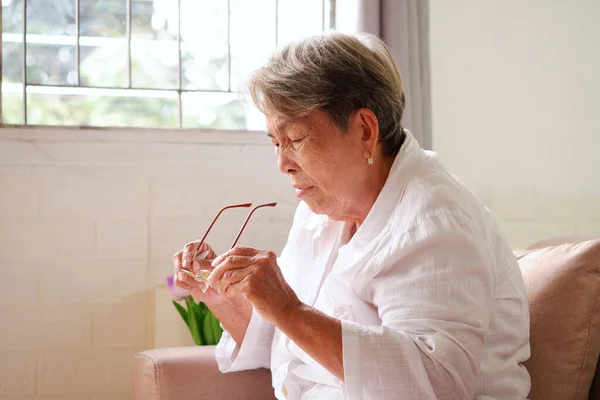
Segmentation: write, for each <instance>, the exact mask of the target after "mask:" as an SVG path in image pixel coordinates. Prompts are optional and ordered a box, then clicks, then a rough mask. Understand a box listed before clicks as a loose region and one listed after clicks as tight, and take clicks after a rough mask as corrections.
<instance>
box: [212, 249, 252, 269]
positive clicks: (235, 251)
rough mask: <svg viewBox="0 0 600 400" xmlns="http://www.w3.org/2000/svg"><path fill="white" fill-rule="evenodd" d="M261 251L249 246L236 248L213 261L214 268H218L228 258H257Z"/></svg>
mask: <svg viewBox="0 0 600 400" xmlns="http://www.w3.org/2000/svg"><path fill="white" fill-rule="evenodd" d="M260 252H261V250H259V249H255V248H254V247H247V246H235V247H234V248H233V249H231V250H229V251H227V252H225V253H223V254H221V255H220V256H218V257H217V258H215V259H214V260H213V262H212V263H213V266H214V267H216V266H217V265H218V264H220V263H222V262H223V259H224V258H225V257H228V256H247V257H251V256H255V255H257V254H258V253H260Z"/></svg>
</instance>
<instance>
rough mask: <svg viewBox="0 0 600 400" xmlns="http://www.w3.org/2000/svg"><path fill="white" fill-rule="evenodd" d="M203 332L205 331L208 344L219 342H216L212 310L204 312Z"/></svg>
mask: <svg viewBox="0 0 600 400" xmlns="http://www.w3.org/2000/svg"><path fill="white" fill-rule="evenodd" d="M202 332H203V333H204V338H205V339H206V344H208V345H213V344H217V343H216V342H215V334H214V332H213V323H212V312H210V311H209V312H207V313H206V314H204V320H203V321H202Z"/></svg>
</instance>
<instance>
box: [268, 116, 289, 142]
mask: <svg viewBox="0 0 600 400" xmlns="http://www.w3.org/2000/svg"><path fill="white" fill-rule="evenodd" d="M289 124H290V121H286V120H282V121H281V122H279V123H278V124H277V126H276V127H275V130H276V131H277V132H281V131H283V130H285V129H286V128H287V127H288V125H289ZM267 136H268V137H270V138H274V136H273V134H272V133H271V132H267Z"/></svg>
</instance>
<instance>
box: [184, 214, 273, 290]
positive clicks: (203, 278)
mask: <svg viewBox="0 0 600 400" xmlns="http://www.w3.org/2000/svg"><path fill="white" fill-rule="evenodd" d="M276 205H277V202H273V203H265V204H260V205H258V206H256V207H254V208H253V209H252V210H250V212H249V213H248V216H247V217H246V220H245V221H244V224H243V225H242V227H241V228H240V230H239V232H238V234H237V236H236V237H235V239H234V240H233V243H232V244H231V247H229V250H231V249H233V248H234V247H235V245H236V244H237V242H238V241H239V240H240V237H241V236H242V233H243V232H244V229H246V225H248V222H249V221H250V218H251V217H252V214H254V211H256V210H258V209H259V208H263V207H275V206H276ZM249 207H252V203H244V204H234V205H230V206H226V207H223V208H222V209H221V211H219V213H218V214H217V216H216V217H215V218H214V219H213V221H212V222H211V224H210V226H209V227H208V229H207V230H206V232H205V233H204V236H202V239H200V243H199V244H198V247H197V248H196V250H195V251H194V256H193V257H192V265H194V260H195V259H196V257H197V256H198V250H199V249H200V248H201V247H202V243H204V240H205V239H206V237H207V236H208V233H209V232H210V230H211V229H212V227H213V226H214V225H215V222H217V219H219V217H220V216H221V214H222V213H223V211H225V210H229V209H232V208H249ZM207 255H208V250H207V251H205V252H204V253H202V254H200V257H201V258H204V257H206V256H207ZM182 271H183V272H184V273H185V274H187V275H189V276H191V277H192V278H194V279H195V280H196V281H198V282H202V283H205V284H206V286H205V287H204V289H202V291H203V292H206V290H208V286H209V284H208V281H207V278H208V276H209V275H210V273H211V272H212V271H210V270H207V269H201V270H199V271H197V272H193V271H188V270H186V269H182Z"/></svg>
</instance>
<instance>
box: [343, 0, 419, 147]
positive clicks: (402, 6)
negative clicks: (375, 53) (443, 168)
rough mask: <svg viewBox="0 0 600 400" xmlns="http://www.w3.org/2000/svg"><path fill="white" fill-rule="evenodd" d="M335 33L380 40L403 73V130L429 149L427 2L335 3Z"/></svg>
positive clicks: (371, 0) (361, 0)
mask: <svg viewBox="0 0 600 400" xmlns="http://www.w3.org/2000/svg"><path fill="white" fill-rule="evenodd" d="M335 18H336V29H337V30H339V31H341V32H367V33H372V34H374V35H377V36H379V37H380V38H382V39H383V40H384V41H385V43H386V44H387V45H388V47H389V48H390V50H391V51H392V53H393V54H394V56H395V58H396V62H397V63H398V66H399V67H400V71H401V72H402V78H403V79H402V81H403V85H404V95H405V96H406V109H405V110H404V117H403V126H404V127H405V128H408V129H409V130H410V131H411V132H412V133H413V135H414V136H415V137H416V138H417V139H418V141H419V143H420V144H421V146H422V147H424V148H427V149H430V148H431V84H430V72H429V1H428V0H337V1H336V11H335Z"/></svg>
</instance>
